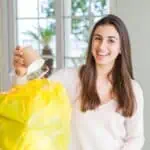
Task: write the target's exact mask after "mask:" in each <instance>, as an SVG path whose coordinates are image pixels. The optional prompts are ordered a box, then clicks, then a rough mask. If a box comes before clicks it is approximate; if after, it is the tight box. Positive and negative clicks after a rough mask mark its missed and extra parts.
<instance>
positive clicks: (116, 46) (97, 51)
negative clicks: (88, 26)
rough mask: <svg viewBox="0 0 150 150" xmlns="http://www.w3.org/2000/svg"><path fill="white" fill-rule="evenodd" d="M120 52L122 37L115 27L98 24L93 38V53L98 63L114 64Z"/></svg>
mask: <svg viewBox="0 0 150 150" xmlns="http://www.w3.org/2000/svg"><path fill="white" fill-rule="evenodd" d="M119 53H121V50H120V37H119V34H118V32H117V30H116V29H115V27H114V26H113V25H101V26H98V27H97V28H96V30H95V32H94V34H93V39H92V55H93V57H94V59H95V62H96V65H113V64H114V62H115V60H116V58H117V56H118V55H119Z"/></svg>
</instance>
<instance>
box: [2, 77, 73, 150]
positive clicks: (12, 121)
mask: <svg viewBox="0 0 150 150" xmlns="http://www.w3.org/2000/svg"><path fill="white" fill-rule="evenodd" d="M70 116H71V107H70V103H69V100H68V97H67V93H66V91H65V89H64V87H63V86H62V85H61V84H60V83H57V82H53V81H48V80H47V79H36V80H32V81H29V82H28V83H26V84H24V85H19V86H15V87H14V88H12V89H11V90H10V91H9V92H7V93H1V94H0V150H68V144H69V139H70V137H69V136H70Z"/></svg>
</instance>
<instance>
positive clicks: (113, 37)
mask: <svg viewBox="0 0 150 150" xmlns="http://www.w3.org/2000/svg"><path fill="white" fill-rule="evenodd" d="M93 36H97V37H103V36H102V35H101V34H98V33H96V34H94V35H93ZM106 38H109V39H116V40H118V38H117V37H116V36H113V35H109V36H107V37H106Z"/></svg>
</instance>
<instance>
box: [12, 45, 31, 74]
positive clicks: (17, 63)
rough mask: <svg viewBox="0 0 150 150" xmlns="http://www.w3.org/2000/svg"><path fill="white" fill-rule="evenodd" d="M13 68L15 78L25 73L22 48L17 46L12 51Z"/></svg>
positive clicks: (25, 67)
mask: <svg viewBox="0 0 150 150" xmlns="http://www.w3.org/2000/svg"><path fill="white" fill-rule="evenodd" d="M13 66H14V69H15V72H16V75H17V76H24V75H25V74H26V73H27V67H28V66H26V65H25V63H24V58H23V48H22V47H20V46H17V47H16V49H15V51H14V57H13Z"/></svg>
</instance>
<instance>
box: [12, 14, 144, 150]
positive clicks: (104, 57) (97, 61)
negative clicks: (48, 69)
mask: <svg viewBox="0 0 150 150" xmlns="http://www.w3.org/2000/svg"><path fill="white" fill-rule="evenodd" d="M22 61H23V58H22V49H21V48H20V49H18V50H16V52H15V57H14V66H15V69H16V70H19V68H23V69H20V70H19V71H20V74H25V73H26V71H24V72H23V71H21V70H26V69H25V67H24V65H23V63H22ZM18 76H19V75H18ZM25 77H26V76H25V75H24V76H23V77H21V76H20V77H18V78H17V82H22V81H21V80H22V79H25ZM49 79H50V80H56V81H60V82H61V83H62V84H63V85H64V86H65V87H66V90H67V92H68V95H69V98H70V102H71V104H72V120H71V133H72V135H71V142H70V150H141V149H142V147H143V144H144V133H143V93H142V89H141V87H140V86H139V84H138V83H137V82H136V81H135V80H134V77H133V71H132V63H131V48H130V41H129V36H128V32H127V29H126V27H125V25H124V23H123V21H122V20H121V19H120V18H119V17H117V16H115V15H111V14H110V15H107V16H105V17H104V18H102V19H101V20H99V21H98V22H97V23H96V24H95V26H94V28H93V30H92V33H91V37H90V40H89V47H88V53H87V59H86V63H85V64H84V65H82V66H81V67H80V68H75V69H62V70H60V71H58V72H56V73H54V74H53V75H51V76H50V77H49Z"/></svg>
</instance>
